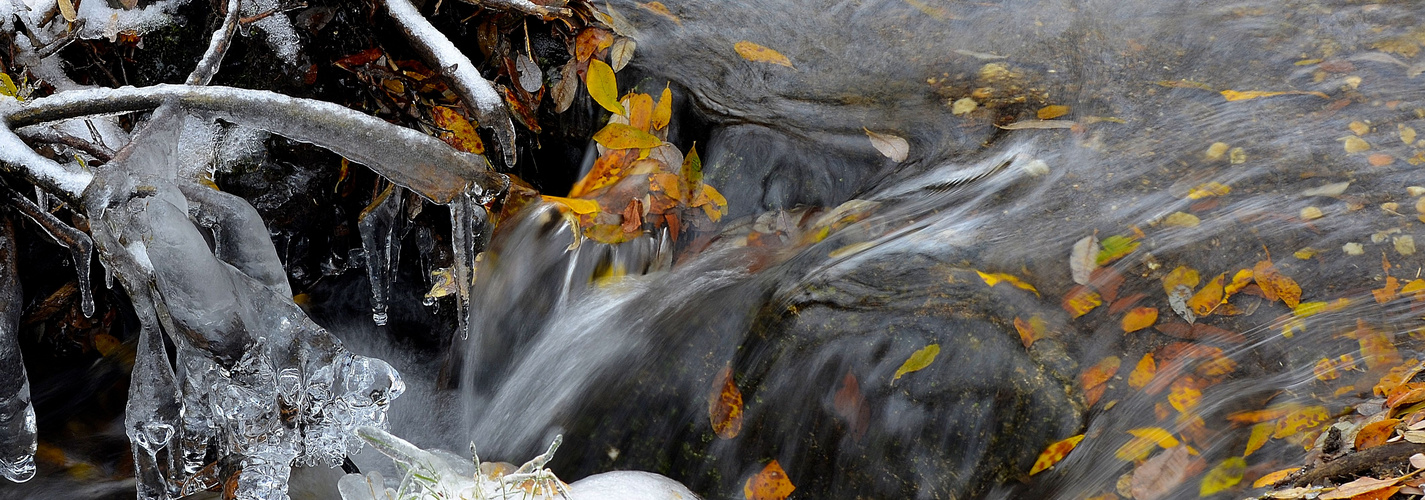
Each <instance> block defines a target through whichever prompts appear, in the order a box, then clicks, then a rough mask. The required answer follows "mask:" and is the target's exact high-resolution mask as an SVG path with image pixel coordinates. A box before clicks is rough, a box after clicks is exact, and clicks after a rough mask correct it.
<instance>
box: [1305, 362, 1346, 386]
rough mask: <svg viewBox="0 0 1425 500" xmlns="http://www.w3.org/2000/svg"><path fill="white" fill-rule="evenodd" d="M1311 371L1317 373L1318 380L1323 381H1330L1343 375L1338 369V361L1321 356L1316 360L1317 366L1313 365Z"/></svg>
mask: <svg viewBox="0 0 1425 500" xmlns="http://www.w3.org/2000/svg"><path fill="white" fill-rule="evenodd" d="M1311 373H1312V374H1314V375H1316V380H1320V381H1322V382H1330V381H1332V380H1336V379H1337V378H1339V377H1340V376H1341V374H1340V373H1338V372H1337V371H1336V363H1335V362H1334V361H1331V358H1321V360H1320V361H1317V362H1316V366H1313V367H1311Z"/></svg>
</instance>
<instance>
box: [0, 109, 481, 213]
mask: <svg viewBox="0 0 1425 500" xmlns="http://www.w3.org/2000/svg"><path fill="white" fill-rule="evenodd" d="M168 99H176V100H177V101H178V104H179V105H180V106H181V107H183V108H185V109H189V110H194V111H200V112H207V113H211V114H212V115H214V117H215V118H221V119H223V120H226V121H229V122H232V123H235V124H238V125H243V126H247V127H253V128H259V129H263V130H267V131H269V132H272V133H275V134H278V135H282V136H285V137H288V138H291V139H294V140H298V141H302V142H308V143H312V144H316V145H319V146H322V147H324V148H327V149H330V150H332V151H333V152H335V153H337V154H340V155H342V156H345V157H347V158H348V159H350V160H352V161H355V162H358V163H361V164H364V165H366V166H368V167H371V168H372V169H374V170H376V171H377V172H378V173H380V174H381V175H384V176H386V177H387V178H388V179H391V181H392V182H395V183H396V184H399V185H401V186H402V187H405V188H408V189H411V190H413V191H416V192H417V193H420V194H421V195H422V196H425V197H426V198H429V199H430V200H432V201H434V202H436V203H442V204H443V203H449V202H450V201H451V200H454V199H455V198H456V196H457V195H460V194H464V193H470V194H473V195H475V196H477V197H483V196H488V195H492V194H497V193H502V192H504V190H505V188H507V187H508V186H509V179H508V178H506V177H505V176H503V175H501V174H497V173H494V172H493V171H491V170H490V168H489V162H488V161H486V160H485V157H483V156H480V155H476V154H470V153H465V152H461V151H457V150H455V149H453V148H451V147H450V146H448V145H446V144H445V143H443V142H440V141H439V140H437V139H436V138H434V137H431V136H428V135H425V134H422V133H420V132H417V131H414V130H411V129H407V128H403V127H399V126H396V125H392V124H390V123H387V122H385V121H382V120H380V119H377V118H375V117H372V116H370V115H367V114H364V113H361V112H358V111H355V110H352V109H348V108H345V107H343V106H340V105H337V104H333V103H329V102H322V101H315V100H311V99H299V98H294V97H289V96H285V95H282V94H278V93H274V92H267V91H261V90H246V89H237V88H231V87H197V86H187V85H155V86H151V87H143V88H135V87H121V88H117V89H90V90H76V91H69V92H63V93H60V94H57V95H54V96H50V97H45V98H41V99H35V100H31V101H26V102H24V103H22V104H21V105H19V106H15V107H12V108H11V109H9V110H8V111H5V112H4V115H5V116H4V120H5V122H7V123H8V124H9V126H10V127H23V126H27V125H33V124H37V123H42V122H48V121H54V120H63V119H67V118H75V117H79V116H88V115H100V114H114V113H126V112H132V111H142V110H147V109H151V108H156V107H158V106H159V105H161V104H163V103H164V101H166V100H168ZM9 135H10V137H12V138H13V139H14V142H13V143H10V144H19V145H23V143H22V142H20V141H19V138H18V137H15V136H14V134H9ZM15 149H20V150H23V151H13V150H15ZM0 150H3V151H4V153H3V155H4V156H0V159H4V160H9V161H8V163H15V164H16V165H24V166H26V167H30V166H31V165H32V164H33V165H34V167H33V168H32V169H36V170H37V171H38V172H41V173H44V174H45V175H47V176H48V177H45V178H46V179H50V180H48V181H47V184H45V186H46V187H47V188H48V187H50V186H54V187H65V188H67V190H66V191H64V192H66V193H69V192H72V193H75V194H77V193H79V192H82V191H83V186H84V185H85V184H88V182H89V180H90V178H91V176H89V175H88V174H87V173H83V176H82V179H81V178H79V177H77V176H76V174H73V173H66V172H63V171H55V168H56V167H58V165H57V164H54V162H50V161H49V160H45V161H46V162H48V163H50V164H53V165H54V166H53V167H46V168H43V169H42V168H40V167H41V166H44V165H43V164H40V163H35V162H34V160H33V159H31V160H24V161H22V160H21V159H20V157H26V155H27V154H28V155H29V156H34V157H38V158H40V159H41V160H44V158H43V157H40V156H39V155H37V154H35V153H34V152H33V151H30V149H29V148H28V147H20V148H14V147H11V146H9V145H7V143H5V142H4V138H3V137H0ZM12 156H13V157H16V159H11V158H8V157H12ZM62 174H64V175H62ZM37 175H38V174H37ZM66 175H68V176H67V177H66ZM81 181H82V182H81Z"/></svg>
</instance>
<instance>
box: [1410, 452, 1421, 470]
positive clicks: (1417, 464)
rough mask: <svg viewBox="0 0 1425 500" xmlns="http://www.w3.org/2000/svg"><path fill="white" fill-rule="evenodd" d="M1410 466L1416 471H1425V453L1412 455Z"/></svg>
mask: <svg viewBox="0 0 1425 500" xmlns="http://www.w3.org/2000/svg"><path fill="white" fill-rule="evenodd" d="M1410 466H1411V467H1414V468H1416V469H1425V453H1416V454H1414V455H1411V456H1410Z"/></svg>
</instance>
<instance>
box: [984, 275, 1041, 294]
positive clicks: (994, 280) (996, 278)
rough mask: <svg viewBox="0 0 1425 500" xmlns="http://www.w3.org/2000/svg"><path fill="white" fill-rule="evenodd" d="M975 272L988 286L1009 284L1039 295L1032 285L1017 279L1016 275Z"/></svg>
mask: <svg viewBox="0 0 1425 500" xmlns="http://www.w3.org/2000/svg"><path fill="white" fill-rule="evenodd" d="M975 272H976V273H979V275H980V279H982V280H984V281H985V284H986V285H988V286H995V285H998V284H1000V283H1009V284H1010V285H1013V286H1014V287H1016V288H1020V289H1024V290H1029V291H1031V292H1034V295H1039V290H1036V289H1035V288H1034V285H1031V284H1029V283H1025V282H1024V281H1021V280H1020V279H1019V278H1018V277H1016V276H1014V275H1012V274H1005V273H986V272H982V271H975Z"/></svg>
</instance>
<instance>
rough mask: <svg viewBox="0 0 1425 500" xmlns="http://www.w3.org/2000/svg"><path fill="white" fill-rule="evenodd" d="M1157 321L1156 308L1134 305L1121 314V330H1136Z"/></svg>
mask: <svg viewBox="0 0 1425 500" xmlns="http://www.w3.org/2000/svg"><path fill="white" fill-rule="evenodd" d="M1157 321H1158V309H1157V308H1153V307H1135V308H1133V310H1131V311H1128V314H1125V315H1123V331H1124V332H1136V331H1138V330H1142V329H1144V328H1148V327H1150V326H1153V323H1155V322H1157Z"/></svg>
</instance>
